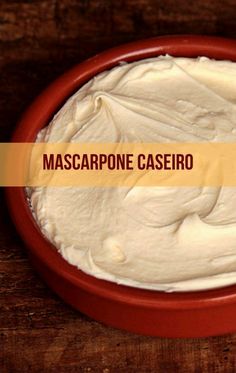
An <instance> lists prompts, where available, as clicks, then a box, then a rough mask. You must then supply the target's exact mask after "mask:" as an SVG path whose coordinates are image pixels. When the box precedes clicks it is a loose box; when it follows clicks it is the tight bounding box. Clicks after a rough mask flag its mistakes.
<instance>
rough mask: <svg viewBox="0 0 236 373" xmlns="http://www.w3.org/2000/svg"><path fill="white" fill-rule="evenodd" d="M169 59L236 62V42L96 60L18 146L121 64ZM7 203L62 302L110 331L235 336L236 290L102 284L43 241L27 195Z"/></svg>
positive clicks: (15, 191)
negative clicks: (167, 290) (183, 290)
mask: <svg viewBox="0 0 236 373" xmlns="http://www.w3.org/2000/svg"><path fill="white" fill-rule="evenodd" d="M166 53H168V54H170V55H173V56H184V57H197V56H207V57H210V58H215V59H229V60H232V61H236V40H235V41H234V40H228V39H223V38H215V37H206V36H204V37H203V36H168V37H160V38H153V39H149V40H143V41H138V42H134V43H130V44H126V45H123V46H120V47H117V48H114V49H111V50H108V51H106V52H103V53H101V54H99V55H96V56H94V57H93V58H90V59H88V60H87V61H85V62H83V63H81V64H79V65H77V66H75V67H73V68H72V69H71V70H69V71H68V72H67V73H65V74H64V75H63V76H61V77H60V78H59V79H57V80H56V81H55V82H54V83H52V84H51V85H50V86H49V87H48V88H47V89H46V90H45V91H44V92H43V93H42V94H41V95H40V96H39V97H38V98H37V99H36V100H35V101H34V102H33V104H32V105H31V106H30V107H29V109H28V110H27V111H26V113H25V114H24V116H23V117H22V119H21V121H20V122H19V124H18V126H17V128H16V131H15V133H14V136H13V138H12V141H13V142H33V141H34V140H35V137H36V134H37V133H38V131H39V130H40V129H41V128H43V127H44V126H46V125H47V124H48V123H49V121H50V119H51V118H52V116H53V115H54V114H55V113H56V112H57V111H58V109H59V108H60V107H61V106H62V105H63V103H64V102H65V100H66V99H67V98H68V97H69V96H71V94H72V93H73V92H74V91H76V90H78V89H79V88H80V87H81V86H82V85H83V84H84V83H85V82H87V81H88V80H89V79H90V78H92V77H93V76H95V75H96V74H98V73H100V72H101V71H104V70H107V69H110V68H111V67H113V66H115V65H117V64H118V63H119V62H120V61H127V62H130V61H135V60H140V59H143V58H148V57H154V56H158V55H160V54H166ZM6 197H7V201H8V205H9V209H10V213H11V216H12V218H13V220H14V223H15V225H16V227H17V229H18V231H19V233H20V235H21V237H22V239H23V241H24V242H25V245H26V247H27V248H28V250H29V255H30V257H31V259H32V262H33V264H34V266H35V268H36V269H37V271H38V272H39V273H40V274H41V276H42V277H43V279H44V280H45V281H46V283H47V284H48V285H49V286H50V287H51V288H52V289H53V290H54V291H55V292H56V293H57V294H58V295H59V296H60V297H61V298H62V299H64V300H65V301H66V302H67V303H69V304H70V305H72V306H73V307H75V308H76V309H78V310H80V311H81V312H83V313H85V314H87V315H89V316H90V317H92V318H94V319H96V320H99V321H101V322H103V323H105V324H109V325H112V326H115V327H117V328H122V329H126V330H129V331H133V332H137V333H141V334H147V335H153V336H164V337H203V336H210V335H218V334H224V333H229V332H236V316H235V315H236V286H230V287H225V288H221V289H217V290H210V291H201V292H188V293H170V294H168V293H163V292H158V291H149V290H141V289H135V288H131V287H128V286H123V285H116V284H114V283H111V282H108V281H103V280H98V279H96V278H93V277H92V276H88V275H86V274H84V273H83V272H81V271H80V270H78V269H77V268H76V267H74V266H72V265H70V264H68V263H67V262H66V261H65V260H64V259H63V258H62V257H61V255H60V254H59V253H58V252H57V250H56V249H55V247H54V246H53V245H52V244H50V243H49V242H48V241H47V240H46V239H45V238H44V237H43V235H42V234H41V232H40V230H39V228H38V227H37V225H36V223H35V221H34V219H33V217H32V214H31V212H30V210H29V207H28V205H27V202H26V198H25V193H24V189H23V188H16V187H14V188H13V187H11V188H7V189H6ZM220 244H221V243H220Z"/></svg>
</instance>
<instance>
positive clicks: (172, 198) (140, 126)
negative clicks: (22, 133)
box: [30, 56, 236, 291]
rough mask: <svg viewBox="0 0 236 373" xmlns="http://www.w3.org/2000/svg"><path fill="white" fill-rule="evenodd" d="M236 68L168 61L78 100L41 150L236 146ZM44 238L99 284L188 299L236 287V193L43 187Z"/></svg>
mask: <svg viewBox="0 0 236 373" xmlns="http://www.w3.org/2000/svg"><path fill="white" fill-rule="evenodd" d="M235 103H236V64H235V63H232V62H229V61H215V60H209V59H207V58H205V57H201V58H198V59H190V58H172V57H170V56H161V57H158V58H153V59H146V60H142V61H139V62H134V63H130V64H122V65H120V66H118V67H116V68H114V69H112V70H110V71H106V72H104V73H102V74H99V75H98V76H96V77H94V78H93V79H92V80H90V81H89V82H88V83H87V84H86V85H84V86H83V87H82V88H81V89H79V91H78V92H76V93H75V94H74V95H73V96H72V97H71V98H70V99H69V100H68V101H67V102H66V103H65V105H64V106H63V107H62V108H61V110H60V111H59V112H58V113H57V114H56V115H55V117H54V118H53V120H52V121H51V123H50V124H49V126H47V127H46V128H45V129H43V130H42V131H41V132H40V133H39V135H38V138H37V141H40V142H74V143H79V142H103V143H105V142H209V141H212V142H236V105H235ZM30 203H31V206H32V209H33V212H34V215H35V219H36V221H37V223H38V225H39V227H40V229H41V230H42V232H43V234H44V235H45V236H46V237H47V238H48V239H49V241H51V242H52V243H53V244H54V245H55V246H56V247H57V249H58V250H59V252H60V253H61V254H62V256H63V257H64V258H65V259H66V260H67V261H68V262H69V263H71V264H73V265H75V266H77V267H78V268H79V269H81V270H82V271H84V272H86V273H88V274H90V275H93V276H95V277H97V278H101V279H105V280H110V281H113V282H116V283H119V284H125V285H130V286H135V287H140V288H146V289H156V290H164V291H187V290H200V289H209V288H215V287H220V286H225V285H229V284H233V283H236V189H235V188H229V187H228V188H227V187H221V188H212V187H211V188H210V187H202V188H201V187H133V188H126V187H120V188H95V187H94V188H92V187H91V188H83V187H59V188H55V187H50V188H49V187H48V188H46V187H38V188H34V189H31V191H30Z"/></svg>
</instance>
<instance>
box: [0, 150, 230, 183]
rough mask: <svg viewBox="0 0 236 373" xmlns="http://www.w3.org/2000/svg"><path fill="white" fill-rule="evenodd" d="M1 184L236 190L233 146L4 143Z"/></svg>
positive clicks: (1, 156)
mask: <svg viewBox="0 0 236 373" xmlns="http://www.w3.org/2000/svg"><path fill="white" fill-rule="evenodd" d="M0 167H1V173H0V185H1V186H32V187H35V186H58V187H60V186H83V187H91V186H95V187H116V186H127V187H131V186H236V144H234V143H166V144H164V143H121V144H120V143H107V144H103V143H86V144H85V143H77V144H73V143H56V144H55V143H53V144H52V143H50V144H49V143H1V144H0Z"/></svg>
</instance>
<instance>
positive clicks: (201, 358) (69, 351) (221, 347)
mask: <svg viewBox="0 0 236 373" xmlns="http://www.w3.org/2000/svg"><path fill="white" fill-rule="evenodd" d="M181 33H192V34H207V35H220V36H227V37H236V1H234V0H226V1H220V0H206V1H184V0H182V1H174V0H166V1H164V0H163V1H155V0H139V1H134V0H128V1H119V0H117V1H115V0H114V1H113V0H109V1H100V0H93V1H89V0H83V1H75V0H61V1H59V0H53V1H49V0H42V1H40V0H38V1H37V0H34V1H30V0H28V1H27V0H25V1H24V0H18V1H11V0H0V129H1V138H0V141H8V140H9V138H10V135H11V133H12V131H13V129H14V127H15V125H16V122H17V120H18V118H19V116H20V115H21V113H22V112H23V111H24V109H25V108H26V107H27V106H28V105H29V104H30V102H31V101H32V100H33V99H34V97H35V96H36V95H37V94H38V93H39V92H40V91H41V90H42V89H43V88H44V87H46V86H47V85H48V83H49V82H51V81H52V80H53V79H54V78H56V77H57V76H58V75H59V74H61V73H62V72H64V71H65V70H67V69H68V68H69V67H71V66H73V65H74V64H75V63H78V62H80V61H82V60H84V59H86V58H88V57H90V56H92V55H94V54H96V53H98V52H100V51H103V50H104V49H106V48H109V47H112V46H115V45H118V44H121V43H124V42H128V41H132V40H137V39H141V38H147V37H150V36H158V35H166V34H181ZM1 197H2V195H1ZM222 317H224V315H222ZM235 317H236V316H235ZM0 372H1V373H5V372H7V373H8V372H13V373H17V372H20V373H24V372H96V373H97V372H98V373H100V372H103V373H110V372H115V373H119V372H125V373H126V372H127V373H128V372H138V373H142V372H144V373H146V372H147V373H148V372H157V373H158V372H160V373H168V372H173V373H177V372H180V373H191V372H195V373H204V372H212V373H219V372H226V373H231V372H232V373H234V372H236V335H231V336H223V337H213V338H207V339H189V340H180V339H179V340H171V339H161V338H151V337H142V336H138V335H135V334H131V333H128V332H124V331H120V330H115V329H112V328H109V327H105V326H103V325H101V324H100V323H97V322H95V321H93V320H91V319H89V318H87V317H86V316H84V315H82V314H80V313H79V312H77V311H74V310H73V309H71V308H70V307H69V306H67V305H66V304H64V303H63V302H62V301H61V300H60V299H59V298H58V297H57V296H56V295H55V294H53V293H52V292H51V291H50V289H48V288H47V286H46V285H45V284H44V283H43V282H42V281H41V280H40V279H39V277H38V276H37V274H36V273H35V272H34V270H33V269H32V268H31V264H30V263H29V261H28V259H27V254H26V252H25V249H24V245H23V244H22V242H21V240H20V239H19V237H18V235H17V233H16V231H15V229H14V227H13V225H12V223H11V221H10V219H9V217H8V213H7V210H6V207H5V203H4V201H3V199H1V209H0Z"/></svg>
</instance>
